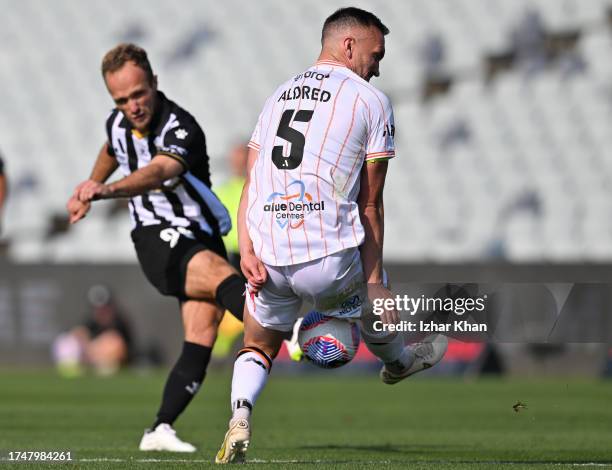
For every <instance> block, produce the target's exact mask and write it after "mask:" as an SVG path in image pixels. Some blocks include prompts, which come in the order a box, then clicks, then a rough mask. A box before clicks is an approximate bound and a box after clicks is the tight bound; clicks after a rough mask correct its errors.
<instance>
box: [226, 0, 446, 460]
mask: <svg viewBox="0 0 612 470" xmlns="http://www.w3.org/2000/svg"><path fill="white" fill-rule="evenodd" d="M388 32H389V30H388V29H387V27H386V26H385V25H384V24H383V23H382V22H381V21H380V20H379V19H378V18H377V17H376V16H375V15H373V14H372V13H370V12H367V11H364V10H361V9H358V8H352V7H351V8H342V9H340V10H338V11H336V12H335V13H333V14H332V15H331V16H330V17H329V18H327V20H326V21H325V23H324V26H323V32H322V50H321V54H320V56H319V59H318V61H317V62H316V64H315V65H313V66H312V67H310V68H308V69H307V70H305V71H303V72H302V73H299V74H297V75H295V76H293V77H291V78H290V79H289V80H288V81H287V82H285V83H283V84H282V85H281V86H280V87H279V88H278V89H277V90H276V91H275V92H274V93H273V94H272V95H271V96H270V97H269V98H268V100H267V101H266V104H265V106H264V109H263V111H262V112H261V114H260V116H259V119H258V122H257V125H256V127H255V130H254V132H253V135H252V138H251V141H250V142H249V147H250V149H249V156H248V172H249V173H248V180H247V182H246V184H245V187H244V190H243V195H242V199H241V204H240V209H239V213H238V236H239V242H240V255H241V259H242V261H241V267H242V271H243V273H244V275H245V276H246V278H247V280H248V282H249V290H250V295H249V296H248V297H247V307H248V308H247V309H245V314H244V315H245V316H244V324H245V338H244V345H245V347H244V349H242V350H241V351H240V352H239V354H238V357H237V359H236V362H235V364H234V375H233V380H232V393H231V405H232V418H231V420H230V423H229V430H228V431H227V433H226V435H225V439H224V441H223V444H222V446H221V449H220V450H219V452H218V453H217V457H216V461H217V463H229V462H239V461H243V460H244V458H245V452H246V449H247V447H248V445H249V442H250V436H251V431H250V422H249V419H250V414H251V410H252V408H253V406H254V404H255V401H256V399H257V396H258V395H259V393H260V392H261V390H262V389H263V387H264V385H265V383H266V381H267V378H268V375H269V373H270V369H271V367H272V360H273V358H274V357H275V356H276V354H277V353H278V350H279V348H280V345H281V342H282V338H283V332H287V331H289V330H290V329H291V328H292V326H293V323H294V321H295V318H296V315H297V313H298V312H299V310H300V307H301V304H302V300H303V299H307V300H309V301H310V302H312V303H313V304H314V308H315V309H316V310H317V311H319V312H321V313H322V314H324V315H329V316H335V317H340V318H345V319H347V320H349V319H350V320H351V321H359V319H360V318H361V316H362V304H364V303H365V302H366V297H368V298H369V299H374V298H377V297H386V296H390V295H391V293H390V292H389V290H388V289H387V288H386V287H385V286H384V285H383V269H382V248H383V222H384V220H383V219H384V210H383V199H382V193H383V187H384V182H385V176H386V173H387V166H388V161H389V160H390V159H391V158H393V157H394V156H395V145H394V140H393V138H394V133H395V125H394V120H393V110H392V107H391V103H390V101H389V99H388V98H387V97H386V96H385V95H384V94H383V93H381V92H380V91H379V90H377V89H376V88H375V87H373V86H372V85H370V83H369V81H370V79H371V78H372V77H375V76H378V75H379V63H380V61H381V60H382V58H383V56H384V54H385V41H384V36H385V35H386V34H387V33H388ZM397 320H398V318H397V312H394V311H393V312H388V313H386V314H385V317H383V321H386V322H396V321H397ZM365 337H366V338H367V337H368V336H365ZM366 344H367V346H368V348H369V349H370V350H371V351H372V352H373V353H374V354H376V355H377V356H378V357H379V358H380V359H381V360H382V361H383V362H384V366H383V369H382V371H381V378H382V379H383V381H384V382H385V383H396V382H398V381H399V380H401V379H403V378H405V377H407V376H409V375H412V374H413V373H415V372H418V371H420V370H423V369H424V368H426V367H428V366H431V365H433V364H435V363H436V362H437V361H439V360H440V359H441V358H442V356H443V355H444V352H445V350H446V339H445V338H444V337H436V338H435V340H433V339H432V340H431V341H429V342H428V343H423V344H420V345H418V346H416V347H415V346H410V347H404V344H403V340H402V338H401V337H400V336H397V337H396V338H395V339H394V340H393V341H381V342H374V341H372V340H371V339H370V340H369V341H368V340H367V339H366Z"/></svg>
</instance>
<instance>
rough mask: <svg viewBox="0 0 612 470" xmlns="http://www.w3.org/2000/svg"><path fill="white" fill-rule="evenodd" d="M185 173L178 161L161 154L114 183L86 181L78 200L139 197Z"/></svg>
mask: <svg viewBox="0 0 612 470" xmlns="http://www.w3.org/2000/svg"><path fill="white" fill-rule="evenodd" d="M184 171H185V167H184V166H183V164H182V163H180V162H179V161H178V160H176V159H175V158H173V157H170V156H168V155H165V154H159V155H156V156H155V157H154V158H153V159H152V160H151V163H149V164H148V165H147V166H145V167H142V168H140V169H139V170H136V171H134V172H133V173H131V174H129V175H128V176H126V177H125V178H121V179H120V180H118V181H115V182H114V183H110V184H103V183H99V182H97V181H92V180H89V181H86V182H85V183H84V184H83V186H82V187H81V188H80V190H79V194H78V199H79V201H81V202H91V201H94V200H96V199H113V198H120V197H132V196H138V195H140V194H145V193H147V192H149V191H151V190H153V189H159V188H161V186H162V183H163V182H164V181H166V180H169V179H172V178H174V177H177V176H179V175H180V174H182V173H184Z"/></svg>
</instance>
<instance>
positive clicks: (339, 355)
mask: <svg viewBox="0 0 612 470" xmlns="http://www.w3.org/2000/svg"><path fill="white" fill-rule="evenodd" d="M359 341H360V335H359V327H358V326H357V324H356V323H353V322H349V321H348V320H345V319H341V318H334V317H327V316H325V315H322V314H321V313H319V312H316V311H311V312H309V313H308V314H307V315H306V316H305V317H304V318H303V320H302V324H301V325H300V330H299V333H298V343H299V345H300V348H301V349H302V352H303V353H304V356H305V357H306V358H307V359H308V360H310V361H311V362H312V363H313V364H315V365H317V366H319V367H322V368H324V369H334V368H336V367H341V366H343V365H345V364H347V363H348V362H350V361H351V360H352V359H353V357H355V354H356V353H357V349H358V348H359Z"/></svg>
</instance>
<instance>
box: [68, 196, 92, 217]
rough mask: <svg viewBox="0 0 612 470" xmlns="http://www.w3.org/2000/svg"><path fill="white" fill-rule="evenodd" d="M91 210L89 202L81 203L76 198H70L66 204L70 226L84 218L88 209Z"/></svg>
mask: <svg viewBox="0 0 612 470" xmlns="http://www.w3.org/2000/svg"><path fill="white" fill-rule="evenodd" d="M90 208H91V203H90V202H81V201H79V200H78V198H77V197H76V196H72V197H71V198H70V199H68V202H67V203H66V210H67V211H68V220H69V222H70V223H71V224H74V223H76V222H78V221H79V220H81V219H82V218H84V217H85V216H86V215H87V213H88V212H89V209H90Z"/></svg>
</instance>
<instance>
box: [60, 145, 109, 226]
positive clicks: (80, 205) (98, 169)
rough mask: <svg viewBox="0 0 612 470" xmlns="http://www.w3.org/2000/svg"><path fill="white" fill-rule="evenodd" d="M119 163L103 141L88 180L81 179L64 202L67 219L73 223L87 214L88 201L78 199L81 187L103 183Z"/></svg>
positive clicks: (89, 205)
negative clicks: (93, 183) (87, 184)
mask: <svg viewBox="0 0 612 470" xmlns="http://www.w3.org/2000/svg"><path fill="white" fill-rule="evenodd" d="M118 166H119V165H118V164H117V160H116V159H115V158H114V157H112V156H111V155H110V154H109V153H108V143H104V145H103V146H102V148H101V149H100V152H98V158H96V162H95V163H94V167H93V170H92V171H91V175H90V176H89V179H88V180H85V181H82V182H81V183H79V184H78V185H77V187H76V188H75V189H74V192H73V193H72V196H70V199H68V202H67V203H66V210H67V211H68V216H69V221H70V223H71V224H74V223H76V222H78V221H79V220H81V219H82V218H83V217H85V216H86V215H87V212H89V209H90V207H91V203H90V202H83V201H80V200H79V193H80V191H81V189H82V188H83V187H84V186H85V185H86V183H88V182H90V181H91V182H97V183H104V182H105V181H106V180H107V179H108V178H109V177H110V175H112V174H113V173H114V172H115V170H116V169H117V167H118Z"/></svg>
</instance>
